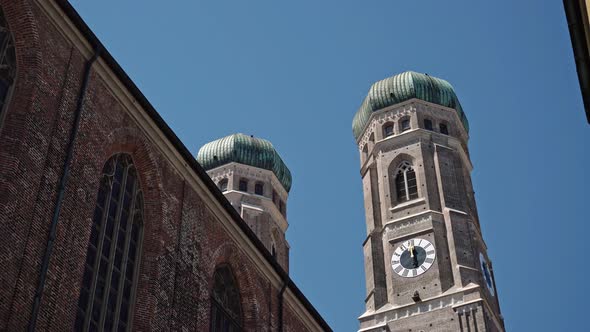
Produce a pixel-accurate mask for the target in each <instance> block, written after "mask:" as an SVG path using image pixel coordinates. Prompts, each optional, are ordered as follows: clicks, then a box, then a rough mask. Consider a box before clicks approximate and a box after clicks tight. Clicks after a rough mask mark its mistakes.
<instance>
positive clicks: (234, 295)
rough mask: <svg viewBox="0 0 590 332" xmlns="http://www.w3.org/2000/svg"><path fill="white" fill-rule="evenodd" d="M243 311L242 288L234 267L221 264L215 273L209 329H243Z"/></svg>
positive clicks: (236, 330)
mask: <svg viewBox="0 0 590 332" xmlns="http://www.w3.org/2000/svg"><path fill="white" fill-rule="evenodd" d="M242 313H243V311H242V305H241V296H240V289H239V287H238V284H237V282H236V278H235V277H234V274H233V272H232V269H231V267H230V266H229V265H227V264H223V265H220V266H218V267H217V268H215V272H214V273H213V287H212V288H211V310H210V319H209V331H211V332H218V331H219V332H221V331H231V332H239V331H242V326H243V323H242V321H243V314H242Z"/></svg>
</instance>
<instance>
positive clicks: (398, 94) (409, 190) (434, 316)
mask: <svg viewBox="0 0 590 332" xmlns="http://www.w3.org/2000/svg"><path fill="white" fill-rule="evenodd" d="M352 127H353V133H354V137H355V139H356V141H357V143H358V147H359V151H360V155H361V177H362V181H363V190H364V201H365V213H366V223H367V238H366V240H365V241H364V243H363V248H364V257H365V273H366V288H367V296H366V298H365V302H366V311H365V313H364V314H363V315H362V316H361V317H360V318H359V320H360V324H361V329H360V330H359V331H363V332H368V331H400V332H401V331H425V332H426V331H480V332H481V331H504V324H503V319H502V316H501V314H500V307H499V303H498V295H497V293H496V287H495V282H494V273H493V268H492V263H491V261H490V259H489V257H488V255H487V250H486V248H487V247H486V245H485V242H484V240H483V237H482V234H481V229H480V224H479V218H478V216H477V208H476V205H475V198H474V192H473V187H472V183H471V176H470V173H471V170H472V165H471V161H470V159H469V150H468V149H467V140H468V130H469V126H468V122H467V118H466V117H465V114H464V113H463V109H462V108H461V104H460V103H459V100H458V99H457V96H456V95H455V92H454V91H453V88H452V86H451V85H450V84H449V83H448V82H446V81H444V80H442V79H438V78H434V77H431V76H428V75H425V74H419V73H415V72H404V73H401V74H398V75H395V76H393V77H390V78H387V79H384V80H382V81H379V82H377V83H375V84H373V86H372V87H371V89H370V90H369V93H368V95H367V97H366V98H365V100H364V101H363V103H362V105H361V107H360V109H359V110H358V112H357V113H356V115H355V117H354V120H353V124H352Z"/></svg>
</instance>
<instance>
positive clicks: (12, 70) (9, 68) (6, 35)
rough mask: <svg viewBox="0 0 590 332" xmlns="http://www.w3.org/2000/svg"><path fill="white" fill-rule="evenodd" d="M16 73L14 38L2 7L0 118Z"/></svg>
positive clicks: (0, 26)
mask: <svg viewBox="0 0 590 332" xmlns="http://www.w3.org/2000/svg"><path fill="white" fill-rule="evenodd" d="M15 74H16V55H15V52H14V39H13V38H12V34H11V33H10V29H8V23H7V22H6V19H5V18H4V12H3V11H2V8H0V120H2V117H3V113H4V109H5V108H6V104H8V97H9V96H10V92H11V89H12V85H13V84H12V83H13V82H14V78H15Z"/></svg>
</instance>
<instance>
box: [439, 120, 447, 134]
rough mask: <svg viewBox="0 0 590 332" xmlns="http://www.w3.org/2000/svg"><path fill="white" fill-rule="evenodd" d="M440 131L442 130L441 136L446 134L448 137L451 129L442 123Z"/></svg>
mask: <svg viewBox="0 0 590 332" xmlns="http://www.w3.org/2000/svg"><path fill="white" fill-rule="evenodd" d="M439 129H440V133H441V134H444V135H448V134H449V128H448V127H447V125H446V124H444V123H441V124H440V126H439Z"/></svg>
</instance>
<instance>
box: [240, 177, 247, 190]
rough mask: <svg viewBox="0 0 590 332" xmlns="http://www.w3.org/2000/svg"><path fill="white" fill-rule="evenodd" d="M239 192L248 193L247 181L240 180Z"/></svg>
mask: <svg viewBox="0 0 590 332" xmlns="http://www.w3.org/2000/svg"><path fill="white" fill-rule="evenodd" d="M239 189H240V191H243V192H247V191H248V180H246V179H240V186H239Z"/></svg>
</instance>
